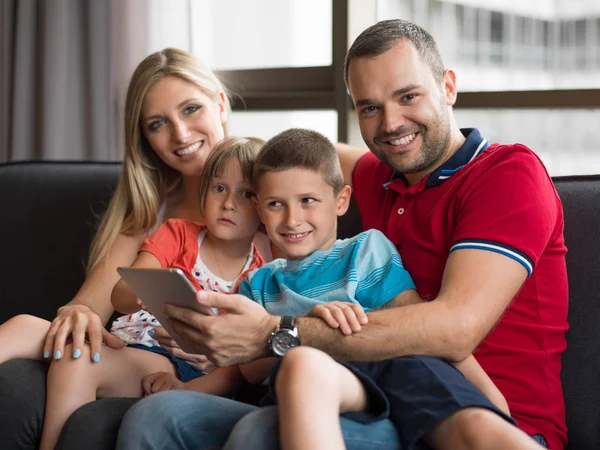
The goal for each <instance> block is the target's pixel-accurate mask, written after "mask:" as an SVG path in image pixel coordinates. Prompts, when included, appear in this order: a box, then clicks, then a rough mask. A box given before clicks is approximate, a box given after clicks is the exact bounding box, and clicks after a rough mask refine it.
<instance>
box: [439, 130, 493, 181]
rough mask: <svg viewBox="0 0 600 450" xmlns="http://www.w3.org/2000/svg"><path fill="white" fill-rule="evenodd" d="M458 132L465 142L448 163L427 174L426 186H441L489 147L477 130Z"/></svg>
mask: <svg viewBox="0 0 600 450" xmlns="http://www.w3.org/2000/svg"><path fill="white" fill-rule="evenodd" d="M460 132H461V133H462V134H463V136H464V137H465V138H466V140H465V142H464V143H463V145H461V146H460V148H459V149H458V150H457V151H456V153H454V155H452V156H451V157H450V159H449V160H448V161H446V162H445V163H444V164H442V165H441V166H440V167H438V168H437V169H435V170H434V171H433V172H432V173H430V174H429V177H428V178H427V186H437V185H439V184H442V183H443V182H444V181H446V180H447V179H448V178H450V177H451V176H452V175H454V174H455V173H456V172H458V171H459V170H460V169H462V168H463V167H464V166H466V165H467V164H469V163H470V162H471V161H473V160H474V159H475V158H476V157H477V156H479V155H480V154H481V152H483V151H484V150H485V149H486V148H488V147H489V146H490V144H489V142H488V141H487V139H485V138H484V137H483V136H482V135H481V133H480V132H479V130H478V129H477V128H461V130H460Z"/></svg>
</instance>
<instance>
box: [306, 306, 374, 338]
mask: <svg viewBox="0 0 600 450" xmlns="http://www.w3.org/2000/svg"><path fill="white" fill-rule="evenodd" d="M307 316H310V317H318V318H320V319H322V320H324V321H325V323H327V325H329V326H330V327H331V328H339V329H340V331H341V332H342V333H343V334H345V335H350V334H352V333H358V332H359V331H360V330H362V325H366V324H367V322H368V321H369V319H368V318H367V315H366V314H365V310H364V309H363V307H362V306H361V305H358V304H356V303H347V302H338V301H334V302H329V303H322V304H320V305H316V306H314V307H313V308H312V309H311V310H310V311H309V312H308V314H307Z"/></svg>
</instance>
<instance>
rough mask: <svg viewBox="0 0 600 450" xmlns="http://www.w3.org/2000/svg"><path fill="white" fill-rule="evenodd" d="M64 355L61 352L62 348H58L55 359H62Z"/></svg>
mask: <svg viewBox="0 0 600 450" xmlns="http://www.w3.org/2000/svg"><path fill="white" fill-rule="evenodd" d="M61 356H62V353H61V352H60V350H56V351H55V352H54V359H60V358H61Z"/></svg>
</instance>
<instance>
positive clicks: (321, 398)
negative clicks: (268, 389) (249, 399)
mask: <svg viewBox="0 0 600 450" xmlns="http://www.w3.org/2000/svg"><path fill="white" fill-rule="evenodd" d="M275 391H276V394H277V403H278V405H279V430H280V438H281V439H280V440H281V446H282V448H283V449H285V450H298V449H311V450H319V449H327V450H334V449H344V448H345V446H344V439H343V437H342V430H341V428H340V418H339V416H340V414H342V413H346V412H358V411H363V410H364V409H365V408H366V406H367V394H366V391H365V389H364V387H363V386H362V384H361V383H360V381H359V380H358V378H356V376H355V375H354V374H353V373H352V372H351V371H349V370H348V369H346V368H345V367H344V366H342V365H341V364H338V363H337V362H336V361H335V360H334V359H333V358H331V357H330V356H329V355H327V354H326V353H324V352H322V351H320V350H317V349H314V348H310V347H297V348H295V349H292V350H290V351H289V352H288V353H287V354H286V355H285V357H284V359H283V361H282V363H281V368H280V369H279V373H278V374H277V380H276V382H275Z"/></svg>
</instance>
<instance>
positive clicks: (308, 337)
mask: <svg viewBox="0 0 600 450" xmlns="http://www.w3.org/2000/svg"><path fill="white" fill-rule="evenodd" d="M526 276H527V271H526V270H525V268H524V267H523V266H522V265H520V264H519V263H518V262H516V261H514V260H512V259H510V258H508V257H506V256H503V255H500V254H498V253H494V252H489V251H483V250H471V249H465V250H458V251H455V252H453V253H452V254H451V255H450V257H449V258H448V262H447V264H446V270H445V272H444V277H443V280H442V287H441V290H440V294H439V296H438V298H437V299H436V300H435V301H431V302H426V303H418V304H409V305H407V306H404V307H402V308H391V309H383V310H379V311H374V312H371V313H369V314H368V317H369V323H368V325H366V326H365V327H364V329H363V331H362V332H361V333H357V334H354V335H352V336H346V337H343V336H341V335H340V334H339V333H338V332H336V331H335V330H332V329H330V327H328V326H327V325H326V324H324V323H322V321H319V320H318V319H312V318H300V319H299V320H298V327H299V332H300V336H301V337H302V340H303V344H305V345H309V346H313V347H317V348H320V349H322V350H324V351H325V352H327V353H329V354H331V355H333V356H337V357H340V358H342V359H347V358H350V356H351V357H352V359H353V360H360V361H373V360H383V359H389V358H394V357H397V356H403V355H410V354H422V355H430V356H436V357H440V358H444V359H447V360H449V361H462V360H464V359H465V358H466V357H468V356H469V355H470V354H471V353H473V351H474V350H475V348H476V347H477V346H478V345H479V343H480V342H481V341H482V340H483V338H484V337H485V336H486V335H487V334H488V333H489V332H490V330H491V329H492V327H493V326H494V324H495V323H496V322H497V321H498V320H499V319H500V317H501V315H502V313H503V312H504V310H505V309H506V308H507V307H508V305H509V304H510V302H511V300H512V298H513V297H514V296H515V294H516V293H517V291H518V290H519V288H520V287H521V285H522V284H523V282H524V281H525V278H526Z"/></svg>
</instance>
